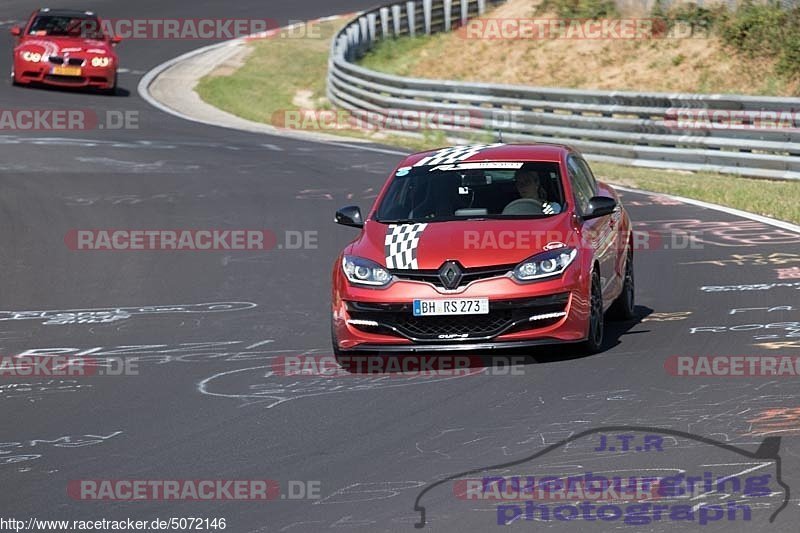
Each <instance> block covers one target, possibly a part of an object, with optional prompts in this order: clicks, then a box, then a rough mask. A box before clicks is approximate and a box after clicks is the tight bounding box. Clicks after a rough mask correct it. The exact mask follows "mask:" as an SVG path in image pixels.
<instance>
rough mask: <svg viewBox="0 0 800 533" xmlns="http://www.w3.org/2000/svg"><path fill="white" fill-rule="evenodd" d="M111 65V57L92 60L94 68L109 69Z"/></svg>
mask: <svg viewBox="0 0 800 533" xmlns="http://www.w3.org/2000/svg"><path fill="white" fill-rule="evenodd" d="M109 63H111V58H110V57H105V56H98V57H93V58H92V66H93V67H107V66H108V65H109Z"/></svg>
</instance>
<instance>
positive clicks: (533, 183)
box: [514, 169, 561, 215]
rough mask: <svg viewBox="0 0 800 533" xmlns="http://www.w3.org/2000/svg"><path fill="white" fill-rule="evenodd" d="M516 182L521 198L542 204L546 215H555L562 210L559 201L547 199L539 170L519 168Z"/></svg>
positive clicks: (515, 177) (515, 178)
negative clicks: (554, 201)
mask: <svg viewBox="0 0 800 533" xmlns="http://www.w3.org/2000/svg"><path fill="white" fill-rule="evenodd" d="M514 184H515V185H516V186H517V192H518V193H519V196H520V198H528V199H531V200H536V201H537V202H539V203H541V204H542V211H543V212H544V214H546V215H553V214H556V213H558V212H560V211H561V206H559V205H558V204H557V203H553V202H548V201H547V193H546V192H545V189H544V187H543V186H542V179H541V176H540V175H539V173H538V172H536V171H535V170H530V169H519V170H518V171H517V172H516V173H515V174H514Z"/></svg>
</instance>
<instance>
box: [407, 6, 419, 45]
mask: <svg viewBox="0 0 800 533" xmlns="http://www.w3.org/2000/svg"><path fill="white" fill-rule="evenodd" d="M406 18H408V34H409V35H410V36H411V37H414V36H415V35H416V34H417V22H416V18H415V15H414V2H411V1H409V2H406Z"/></svg>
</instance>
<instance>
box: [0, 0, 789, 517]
mask: <svg viewBox="0 0 800 533" xmlns="http://www.w3.org/2000/svg"><path fill="white" fill-rule="evenodd" d="M372 3H373V2H372V1H369V2H365V1H356V0H346V1H345V0H336V1H326V2H322V1H319V0H316V1H307V0H298V1H296V2H291V3H283V2H270V3H265V2H256V1H252V0H247V1H236V2H225V3H223V2H212V1H208V0H206V1H199V2H191V3H186V2H180V1H178V0H159V1H154V0H143V1H137V2H123V1H116V0H115V1H106V2H99V1H95V2H87V3H85V6H86V8H87V9H96V10H98V11H99V12H100V13H101V14H102V15H105V16H107V17H110V18H127V17H130V18H133V17H147V18H155V17H192V18H207V17H224V18H244V17H268V18H274V19H278V20H279V21H281V22H285V21H287V20H290V19H303V18H313V17H317V16H324V15H328V14H334V13H338V12H347V11H352V10H355V9H361V8H365V7H368V6H369V5H371V4H372ZM68 5H69V4H68V3H67V2H61V1H59V2H52V3H51V6H52V7H67V6H68ZM189 9H190V11H187V10H189ZM29 10H30V8H29V2H26V1H25V2H23V1H20V0H12V1H10V2H9V1H6V2H4V4H3V6H2V7H0V20H6V21H7V20H22V19H24V18H25V17H26V16H27V15H28V12H29ZM8 26H10V24H5V25H4V27H6V28H7V27H8ZM5 42H6V43H7V45H9V46H10V44H11V39H10V38H6V41H5ZM203 44H206V43H204V42H202V41H152V42H150V41H128V42H124V43H123V44H122V45H121V46H120V48H119V51H120V55H121V61H122V64H123V66H125V67H126V68H128V69H130V70H131V71H132V72H128V73H125V74H123V75H122V76H121V79H120V85H121V86H122V87H123V88H124V89H126V90H127V91H129V94H127V95H126V96H118V97H104V96H98V95H92V94H81V93H72V92H61V91H51V90H25V89H17V88H13V87H11V86H10V84H7V83H6V84H4V85H2V86H0V106H2V108H15V109H18V108H49V109H74V108H94V109H97V110H98V111H101V112H102V111H104V110H115V111H118V110H135V111H138V112H139V113H140V119H139V123H140V127H139V129H138V130H125V131H116V132H110V131H105V132H104V131H97V130H95V131H86V132H82V133H80V134H49V133H47V132H31V133H14V132H4V133H3V134H2V135H0V149H1V150H2V154H3V157H2V162H0V175H1V176H2V182H3V188H2V194H0V213H2V219H3V224H2V226H0V239H1V242H2V243H3V246H2V252H1V253H2V259H3V271H4V276H3V282H2V292H1V294H2V304H1V306H2V309H3V310H5V311H43V310H70V309H99V310H102V309H109V308H112V309H113V308H117V307H136V308H139V307H143V306H169V307H176V306H179V305H189V304H203V303H212V302H251V303H252V304H255V305H254V306H243V307H249V308H247V309H241V310H236V311H227V312H217V313H210V312H205V313H186V312H180V310H175V311H174V312H169V313H162V314H152V313H150V314H148V313H141V314H133V315H131V316H130V317H129V318H126V319H123V320H118V321H115V322H112V323H109V324H72V325H57V324H44V322H45V321H46V319H43V318H38V319H37V318H25V319H22V318H23V317H20V316H19V315H17V316H16V319H13V320H12V319H11V317H12V315H11V314H9V313H3V314H2V315H1V316H0V347H1V348H2V350H1V351H0V354H2V355H10V354H19V353H22V352H24V351H26V350H31V349H37V348H38V349H49V352H50V353H54V352H55V350H54V348H58V347H60V348H72V349H74V350H80V351H85V350H90V349H93V348H97V347H103V349H102V350H95V351H94V352H92V355H94V356H101V355H102V354H112V353H113V352H112V350H113V349H115V348H116V347H120V346H131V345H134V346H141V345H148V346H145V347H139V348H135V349H129V351H131V350H132V351H135V352H137V355H138V356H142V357H141V358H140V361H139V363H138V364H139V371H140V375H138V376H127V377H117V378H112V377H104V378H99V377H98V378H91V379H89V378H79V379H76V380H66V379H64V380H48V379H36V380H31V379H27V380H26V379H8V378H3V381H2V382H0V480H2V483H0V486H1V487H2V488H1V489H0V517H6V518H7V517H15V518H19V519H27V517H32V516H35V517H38V518H60V519H71V520H72V519H75V520H80V519H100V518H108V519H121V518H128V517H130V518H134V519H147V520H152V519H153V518H169V517H173V516H175V517H180V516H200V517H207V518H213V517H225V518H226V519H227V521H228V531H234V532H237V533H238V532H248V531H293V532H294V531H323V530H328V529H346V530H357V531H403V530H412V529H413V526H412V523H413V522H416V521H417V520H418V519H419V515H418V513H416V512H414V501H415V498H416V496H417V494H418V493H419V490H421V489H422V488H423V487H425V486H428V485H430V484H431V483H433V482H435V481H437V480H439V479H441V478H444V477H446V476H448V475H451V474H455V473H458V472H463V471H467V470H470V469H474V468H480V467H485V466H486V467H488V466H490V465H496V464H499V463H504V462H509V461H513V460H517V459H524V458H525V457H527V456H529V455H531V454H533V453H535V452H536V451H537V450H540V449H542V448H543V446H544V445H546V444H551V443H555V442H557V441H559V440H560V439H563V438H566V437H568V436H569V435H571V434H573V433H575V432H577V431H582V430H586V429H590V428H594V427H598V426H603V425H629V424H635V425H646V426H659V427H664V428H671V429H675V430H681V431H691V432H693V433H696V434H698V435H701V436H706V437H709V438H713V439H718V440H720V441H723V442H729V443H733V444H736V445H738V446H741V447H742V448H745V449H748V450H755V449H756V448H757V446H758V443H760V442H761V440H762V439H763V436H764V435H765V434H767V433H769V432H774V433H770V434H775V435H780V436H783V440H782V442H781V448H780V454H781V457H782V459H783V472H782V473H783V479H784V480H785V481H786V482H787V483H788V484H789V485H790V486H793V488H794V492H793V493H792V498H791V501H790V505H789V506H788V508H787V509H786V510H784V511H782V513H781V514H780V515H779V516H778V517H777V519H776V521H775V522H774V523H772V524H769V523H767V522H766V516H767V515H768V514H769V512H772V511H774V510H775V509H777V508H778V507H779V504H780V501H781V497H769V498H765V499H764V506H765V507H766V508H767V509H769V512H767V513H766V514H765V512H762V511H759V512H758V515H757V516H754V520H758V521H757V522H753V523H746V522H744V523H743V522H741V521H736V522H725V521H723V522H720V523H717V524H712V525H709V526H706V528H705V529H708V530H721V529H722V528H723V527H724V528H726V529H728V530H735V531H753V530H759V531H760V530H763V531H797V530H798V527H797V524H798V521H797V517H798V509H797V507H798V500H797V497H796V494H798V493H800V466H799V465H800V446H799V445H798V440H797V435H798V428H799V427H800V424H798V421H800V387H799V386H798V384H797V381H796V378H794V379H792V378H778V379H767V378H736V379H724V378H715V379H708V378H678V377H672V376H670V375H668V374H667V373H666V372H665V371H664V366H663V365H664V361H665V359H666V358H667V357H669V356H671V355H676V354H681V355H714V354H745V355H750V354H772V355H778V354H781V355H800V330H798V329H797V328H796V327H795V326H797V325H798V324H794V325H792V324H791V323H792V322H796V321H798V320H800V310H799V309H800V291H799V290H797V289H798V287H800V279H783V280H779V279H778V278H779V276H780V275H781V273H780V272H779V271H778V269H789V268H791V267H798V266H800V263H799V262H798V258H800V236H798V235H793V234H791V233H789V232H786V231H784V230H779V229H776V228H771V227H768V226H765V225H762V224H760V223H755V222H750V221H744V220H742V219H738V218H735V217H732V216H730V215H726V214H724V213H720V212H716V211H709V210H704V209H700V208H696V207H690V206H684V205H664V204H665V203H666V204H668V203H669V202H665V201H664V200H663V199H659V198H651V197H649V196H646V195H639V194H632V193H628V194H625V195H624V200H625V201H626V202H627V205H628V209H629V211H630V213H631V215H632V217H633V219H634V220H635V221H637V222H638V223H639V224H640V226H639V229H642V230H649V231H659V230H668V229H670V226H669V224H673V225H674V227H672V229H676V228H677V229H682V230H689V231H701V232H702V241H703V246H702V249H685V250H663V249H659V250H641V251H639V252H638V254H637V258H636V265H637V292H638V294H637V298H638V305H639V307H638V311H639V320H637V321H635V322H631V323H627V324H617V325H612V326H610V331H609V332H608V334H609V339H608V341H607V344H608V349H607V350H606V351H604V352H603V353H601V354H599V355H596V356H592V357H579V356H577V355H575V354H574V353H573V350H572V349H568V348H562V349H542V350H537V351H534V352H530V354H529V355H531V356H532V357H530V358H529V359H528V364H526V365H525V366H524V373H523V375H515V376H502V375H489V371H488V370H486V371H481V372H478V374H477V375H474V376H467V377H461V378H450V379H437V380H432V379H427V380H426V379H416V380H413V379H401V378H396V377H389V378H376V377H369V376H362V377H350V378H340V379H337V380H319V381H315V380H313V379H311V378H296V379H291V380H290V379H287V378H280V377H276V376H269V374H268V372H267V371H268V370H269V365H270V361H271V360H272V358H274V357H276V356H280V355H297V354H300V353H320V354H327V353H329V349H330V348H329V340H328V293H329V272H330V264H331V261H332V259H333V257H334V256H335V254H336V253H337V251H338V250H339V249H340V248H341V247H342V246H343V245H344V244H346V243H347V242H348V240H349V239H350V238H352V237H353V236H354V233H353V232H351V231H349V230H348V229H347V228H342V227H336V226H334V225H332V224H331V223H330V220H331V217H332V212H333V210H334V209H335V207H337V206H339V205H340V204H346V203H360V204H361V205H362V206H364V207H366V206H368V205H369V203H370V202H371V199H370V194H371V193H370V192H369V189H370V188H376V187H378V186H379V185H380V184H382V183H383V181H384V179H385V175H386V172H387V171H388V169H389V168H390V167H391V166H392V165H393V164H394V163H395V162H396V161H397V159H398V156H396V155H391V154H387V153H380V152H371V151H361V150H358V149H354V148H351V147H342V146H335V145H330V144H313V143H305V142H300V141H295V140H287V139H282V138H276V137H267V136H259V135H251V134H244V133H237V132H233V131H230V130H225V129H219V128H209V127H203V126H199V125H197V124H193V123H189V122H184V121H181V120H179V119H177V118H174V117H172V116H169V115H166V114H163V113H161V112H159V111H157V110H155V109H153V108H151V107H149V106H148V105H147V104H146V103H145V102H143V101H142V100H141V99H140V98H139V97H138V95H137V94H136V92H135V87H136V84H137V82H138V79H139V78H140V76H141V74H142V73H144V72H145V71H147V70H148V69H150V68H152V67H153V66H155V65H156V64H158V63H160V62H162V61H164V60H167V59H169V58H171V57H174V56H176V55H178V54H180V53H183V52H185V51H187V50H190V49H193V48H196V47H199V46H201V45H203ZM7 50H8V49H6V52H7ZM9 55H10V54H8V53H4V54H0V69H2V70H3V71H4V72H8V71H9V70H10V64H9V61H10V57H9ZM267 145H270V146H267ZM318 189H320V190H323V191H325V192H326V193H327V196H326V195H323V194H319V193H316V192H315V193H308V192H303V191H308V190H318ZM331 198H332V199H331ZM74 228H268V229H271V230H273V231H275V232H276V233H280V232H283V231H284V230H292V231H317V232H318V235H319V247H318V248H317V249H312V250H274V251H272V252H267V253H250V252H197V253H191V252H180V253H175V252H127V253H123V252H118V253H111V252H72V251H70V250H68V249H67V247H66V246H65V244H64V235H65V234H66V233H67V232H68V231H69V230H70V229H74ZM775 253H779V254H790V255H783V256H772V257H771V258H770V254H775ZM734 254H741V255H747V256H749V257H747V258H745V259H744V260H743V262H742V264H741V265H738V264H737V263H735V262H730V260H731V259H732V257H733V256H734ZM709 261H723V262H722V263H717V264H715V263H713V262H709ZM726 261H727V262H726ZM783 275H784V276H786V275H788V273H784V274H783ZM778 281H781V282H784V283H787V284H791V283H794V284H795V285H794V286H793V287H792V286H777V287H773V288H771V289H768V290H758V291H741V290H737V291H728V292H709V291H704V290H701V287H702V286H721V285H739V284H756V283H774V282H778ZM778 306H784V307H783V308H781V309H773V310H772V311H768V309H767V308H775V307H778ZM786 306H789V307H786ZM742 308H765V309H756V310H749V311H742V312H738V313H735V314H731V309H742ZM663 313H677V315H671V316H665V315H663ZM668 318H671V319H672V320H668ZM643 320H644V321H643ZM783 323H789V324H783ZM745 324H751V325H768V324H772V325H773V326H772V327H771V328H766V327H758V326H754V327H750V328H742V329H741V330H739V331H736V330H734V331H720V332H717V333H710V332H697V333H692V332H691V328H694V327H700V326H725V327H731V326H737V325H745ZM775 324H783V325H777V326H776V325H775ZM723 329H725V328H723ZM757 335H770V337H769V338H764V339H760V338H756V336H757ZM189 343H204V344H194V345H192V344H189ZM205 343H216V344H205ZM128 357H133V356H132V355H128ZM479 370H480V369H479ZM63 437H67V438H66V439H65V438H63ZM591 442H592V447H594V446H595V445H596V444H597V437H596V436H595V437H592V438H591ZM669 442H672V441H669ZM669 442H668V443H669ZM672 445H673V447H672V448H671V449H669V450H666V451H665V452H664V454H662V455H658V454H652V453H651V454H640V455H638V456H636V455H635V454H633V455H631V454H613V453H612V454H599V453H594V452H591V450H590V449H587V448H580V447H579V446H577V445H573V446H572V447H570V448H568V449H562V450H559V451H557V452H554V453H553V454H551V455H549V456H547V457H546V458H545V459H546V460H544V459H543V460H540V461H539V462H532V463H531V464H529V465H527V466H526V465H525V464H523V465H521V466H519V467H516V468H517V469H516V470H515V469H513V468H512V469H510V470H506V471H505V472H506V473H512V474H513V473H517V474H534V473H535V474H536V475H539V474H542V473H551V474H552V473H558V474H565V473H571V472H584V471H586V470H589V471H594V472H612V471H613V472H620V471H627V472H633V471H634V470H635V469H639V470H643V469H647V468H656V467H659V468H666V469H674V470H672V471H676V470H683V471H692V472H697V471H699V470H700V471H701V470H702V469H705V470H709V469H713V470H714V471H715V472H716V471H717V470H718V469H721V468H727V469H729V473H736V472H741V471H743V470H746V469H749V468H752V465H754V464H755V462H754V461H753V460H752V459H747V458H745V457H743V456H738V455H736V454H731V453H730V452H729V451H724V450H720V449H717V448H714V447H712V446H708V445H703V444H701V443H698V442H692V441H688V440H685V441H680V442H677V441H676V442H672ZM587 450H588V451H587ZM709 465H716V466H713V467H712V466H709ZM720 465H724V466H720ZM764 468H767V469H769V468H772V466H771V465H767V466H765V467H764ZM773 470H774V469H773ZM493 472H494V473H495V474H496V473H497V470H494V471H493ZM609 475H610V474H609ZM472 477H479V476H477V475H473V476H472ZM261 478H267V479H275V480H279V481H280V482H281V483H284V484H285V483H286V481H287V480H316V481H319V482H320V489H321V490H320V495H321V497H322V499H320V500H312V501H308V500H305V501H274V502H269V503H266V504H265V503H263V502H249V503H248V502H159V501H144V502H132V503H131V502H84V501H74V500H72V499H70V498H69V497H67V495H66V490H65V489H66V486H67V483H68V481H69V480H76V479H261ZM771 486H772V487H775V485H774V484H773V485H771ZM423 504H424V505H425V506H426V509H427V522H428V523H427V526H428V527H429V528H431V529H433V530H439V531H459V530H461V531H463V530H470V531H487V530H491V528H492V527H493V526H492V524H494V523H495V514H494V511H493V508H494V506H493V504H491V503H488V504H487V503H485V502H484V503H475V502H464V501H459V500H458V499H457V498H455V497H453V493H452V488H451V487H450V486H449V485H446V486H440V487H438V488H437V489H433V490H431V491H430V492H429V493H428V494H426V495H425V496H424V498H423ZM532 525H534V524H533V523H531V522H515V523H514V524H512V525H511V526H509V527H512V528H517V529H520V528H525V529H529V528H530V527H531V526H532ZM536 526H537V527H539V528H541V529H545V528H551V529H557V530H565V531H567V530H581V531H582V530H584V529H586V530H595V531H608V530H612V529H614V528H623V529H626V528H627V530H630V531H639V530H641V529H640V528H637V527H636V526H622V525H621V524H619V523H618V522H608V523H606V522H602V523H601V522H593V523H585V522H580V523H577V524H576V523H550V524H544V523H536ZM693 526H694V527H696V525H695V524H694V523H690V524H689V525H684V524H675V523H670V522H666V521H661V522H658V523H654V524H651V525H649V526H646V527H645V529H647V530H650V531H662V530H663V531H666V530H673V529H686V528H689V527H693ZM640 527H641V526H640Z"/></svg>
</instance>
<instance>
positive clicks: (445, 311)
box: [414, 298, 489, 316]
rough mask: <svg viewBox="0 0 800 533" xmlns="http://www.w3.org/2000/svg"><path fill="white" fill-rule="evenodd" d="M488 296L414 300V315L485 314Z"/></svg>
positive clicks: (487, 306) (487, 307)
mask: <svg viewBox="0 0 800 533" xmlns="http://www.w3.org/2000/svg"><path fill="white" fill-rule="evenodd" d="M486 314H489V299H488V298H437V299H436V300H414V316H442V315H486Z"/></svg>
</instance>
